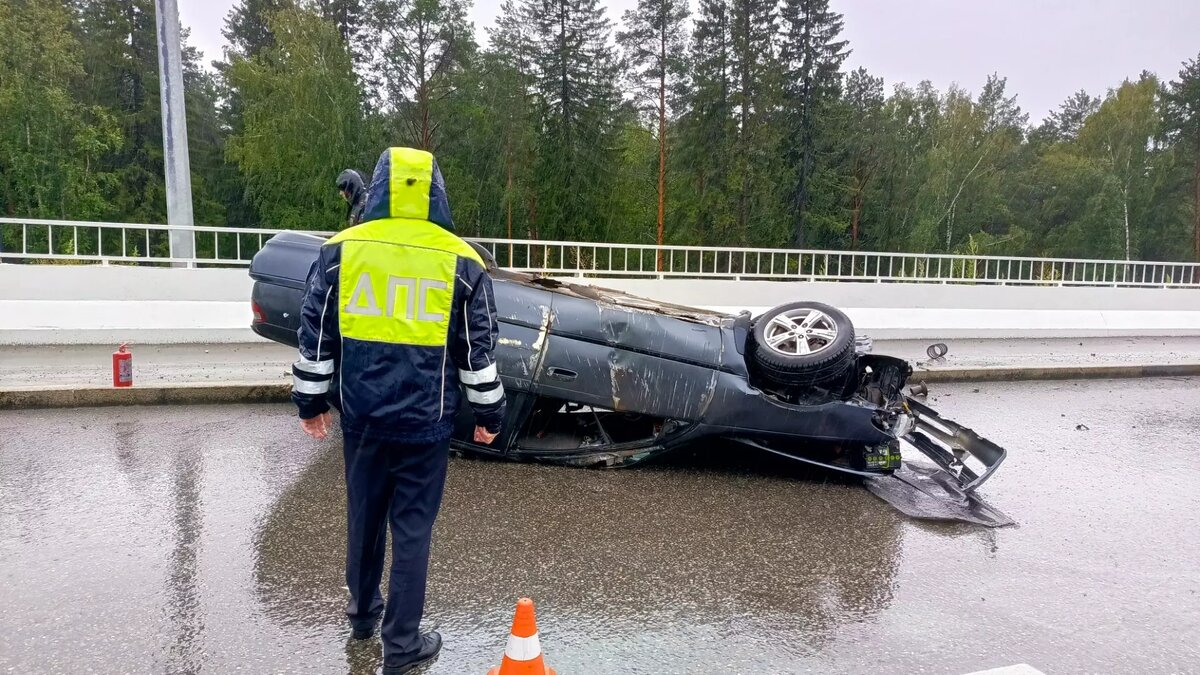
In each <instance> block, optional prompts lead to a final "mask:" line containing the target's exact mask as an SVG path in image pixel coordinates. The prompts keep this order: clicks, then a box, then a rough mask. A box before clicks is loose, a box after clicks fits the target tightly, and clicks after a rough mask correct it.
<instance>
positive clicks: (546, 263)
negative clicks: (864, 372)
mask: <svg viewBox="0 0 1200 675" xmlns="http://www.w3.org/2000/svg"><path fill="white" fill-rule="evenodd" d="M173 231H174V232H179V231H190V232H192V234H193V242H194V246H195V248H194V251H195V254H194V255H192V256H190V257H182V258H179V257H172V255H171V251H170V243H169V238H170V237H169V235H170V233H171V232H173ZM279 232H280V230H266V229H254V228H226V227H199V226H198V227H178V226H170V225H151V224H129V223H93V222H79V221H68V220H32V219H19V218H0V262H8V263H14V262H23V263H50V264H54V263H57V264H73V263H74V264H78V263H100V264H139V265H191V266H245V265H248V264H249V263H250V260H251V258H253V257H254V254H255V253H257V252H258V251H259V249H261V248H262V247H263V245H264V244H265V243H266V241H267V240H268V239H270V238H271V237H272V236H274V235H275V234H277V233H279ZM309 234H317V235H323V236H327V235H329V234H330V233H328V232H311V233H309ZM474 241H475V242H477V243H479V244H480V245H482V246H484V247H485V248H487V249H489V250H490V251H491V252H492V253H493V255H495V257H496V260H497V262H498V263H499V265H500V266H501V267H506V268H509V269H513V270H517V271H527V272H538V273H542V274H548V275H562V276H592V277H642V278H660V279H665V278H711V279H775V280H786V279H803V280H809V281H873V282H918V283H943V284H944V283H975V284H1021V285H1054V286H1141V287H1158V288H1200V263H1171V262H1152V261H1125V260H1089V259H1073V258H1028V257H1005V256H984V255H948V254H936V253H875V252H863V251H820V250H794V249H770V248H726V247H711V246H662V247H659V246H654V245H648V244H602V243H583V242H571V241H525V240H510V239H474ZM660 260H661V262H660Z"/></svg>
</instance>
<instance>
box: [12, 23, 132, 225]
mask: <svg viewBox="0 0 1200 675" xmlns="http://www.w3.org/2000/svg"><path fill="white" fill-rule="evenodd" d="M70 29H71V15H70V12H69V11H68V10H67V8H65V7H63V5H62V3H60V2H58V1H57V0H17V1H15V2H6V3H3V4H0V35H3V36H4V39H3V40H0V213H3V214H4V215H8V216H13V215H17V216H31V217H43V218H78V219H87V218H98V217H103V216H106V215H108V212H109V209H110V208H111V194H112V192H113V188H114V185H115V182H116V180H117V177H116V176H115V175H114V174H113V173H112V172H111V171H110V170H108V169H107V168H106V167H105V166H104V165H103V163H102V162H101V161H100V160H101V158H102V157H104V156H105V155H106V154H108V153H111V152H113V151H115V150H117V149H119V148H120V147H121V143H122V135H121V130H120V128H119V127H118V126H117V124H116V121H115V120H114V118H113V116H112V115H111V114H109V113H108V111H106V110H105V109H104V108H102V107H99V106H93V105H87V104H85V103H82V102H80V101H79V100H77V96H76V95H75V91H76V87H78V86H79V85H80V82H81V80H82V79H83V75H84V69H83V65H82V48H81V45H80V44H79V41H78V40H77V39H76V37H75V36H74V35H73V34H72V32H71V30H70ZM0 243H6V244H8V245H9V246H11V245H13V244H14V243H15V242H11V241H10V242H0Z"/></svg>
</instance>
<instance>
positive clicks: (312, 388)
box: [292, 375, 329, 395]
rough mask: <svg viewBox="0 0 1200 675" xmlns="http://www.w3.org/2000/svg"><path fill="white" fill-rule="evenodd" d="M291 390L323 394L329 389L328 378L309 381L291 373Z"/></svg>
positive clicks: (300, 392)
mask: <svg viewBox="0 0 1200 675" xmlns="http://www.w3.org/2000/svg"><path fill="white" fill-rule="evenodd" d="M292 390H293V391H295V392H296V393H298V394H314V395H315V394H324V393H326V392H328V391H329V380H323V381H321V382H309V381H308V380H302V379H300V378H298V377H296V376H295V375H293V376H292Z"/></svg>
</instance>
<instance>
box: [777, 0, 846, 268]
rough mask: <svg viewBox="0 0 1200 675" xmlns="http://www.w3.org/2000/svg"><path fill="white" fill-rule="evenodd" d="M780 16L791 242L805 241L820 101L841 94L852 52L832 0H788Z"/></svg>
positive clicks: (799, 245)
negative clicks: (792, 175) (843, 73)
mask: <svg viewBox="0 0 1200 675" xmlns="http://www.w3.org/2000/svg"><path fill="white" fill-rule="evenodd" d="M781 19H782V22H781V23H782V25H781V32H782V50H781V55H780V56H781V61H782V63H783V68H784V73H785V78H786V85H785V91H786V105H787V108H786V110H787V118H786V126H787V135H788V138H787V143H786V154H787V159H788V161H789V163H790V164H791V165H792V166H794V167H795V174H796V176H795V180H794V187H793V188H792V190H791V200H790V202H791V207H792V209H793V218H794V224H793V226H792V243H793V244H794V245H796V246H797V247H802V246H804V243H805V220H806V217H807V216H808V211H809V202H810V199H811V195H810V193H809V190H810V182H811V180H812V177H813V175H814V173H815V171H816V168H817V167H816V160H817V157H816V155H817V148H816V146H817V143H818V140H819V139H818V138H817V136H818V126H819V124H820V120H819V116H820V114H821V111H822V107H823V106H824V105H826V104H827V103H829V102H830V101H832V100H834V99H836V98H837V96H838V93H839V92H838V87H839V83H840V69H841V66H842V62H843V61H845V60H846V57H847V56H849V55H850V52H849V51H847V50H846V45H847V42H846V41H845V40H841V39H839V37H840V35H841V32H842V25H843V22H842V15H841V14H838V13H836V12H833V11H831V10H830V9H829V0H784V3H783V9H782V12H781Z"/></svg>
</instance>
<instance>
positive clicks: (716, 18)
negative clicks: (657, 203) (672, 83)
mask: <svg viewBox="0 0 1200 675" xmlns="http://www.w3.org/2000/svg"><path fill="white" fill-rule="evenodd" d="M689 57H690V58H689V61H690V66H689V69H688V84H689V86H688V88H687V90H686V93H685V94H684V95H683V97H682V98H683V101H684V112H683V114H682V116H681V119H680V122H679V127H680V148H679V151H678V153H676V157H677V158H678V164H679V170H680V172H686V173H687V175H688V181H687V188H688V192H687V200H686V205H685V206H684V209H685V210H686V211H687V212H688V216H687V217H686V218H685V219H684V220H683V221H682V222H683V224H685V225H686V226H688V227H689V228H690V229H691V230H692V237H693V240H694V241H696V242H699V243H709V244H716V243H726V242H731V241H734V239H733V237H734V234H733V228H734V210H733V208H732V206H731V202H730V188H731V174H732V165H731V161H730V160H731V157H732V155H733V148H734V141H735V138H736V130H735V128H734V122H733V82H734V70H733V67H734V62H733V46H732V32H731V27H730V10H729V5H728V0H700V6H699V12H698V14H697V16H696V21H695V27H694V30H693V32H692V45H691V50H690V55H689Z"/></svg>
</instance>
